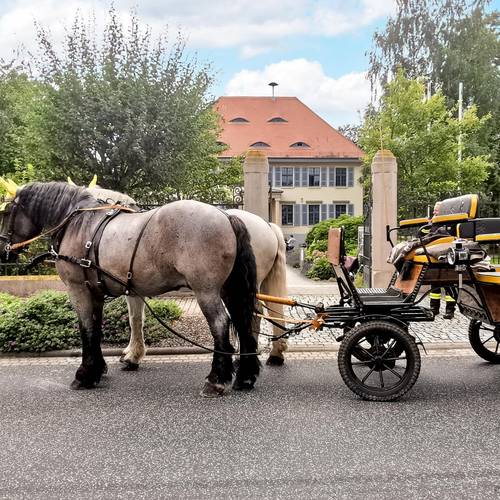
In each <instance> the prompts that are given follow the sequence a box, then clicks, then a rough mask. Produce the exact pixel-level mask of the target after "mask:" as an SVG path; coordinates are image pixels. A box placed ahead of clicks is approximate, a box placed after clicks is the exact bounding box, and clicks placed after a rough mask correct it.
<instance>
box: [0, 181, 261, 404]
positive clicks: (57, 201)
mask: <svg viewBox="0 0 500 500" xmlns="http://www.w3.org/2000/svg"><path fill="white" fill-rule="evenodd" d="M90 208H92V210H88V209H90ZM82 209H86V210H82ZM0 217H1V235H0V253H5V249H6V246H12V247H13V248H16V245H15V244H16V243H19V242H21V243H24V242H26V241H27V240H29V239H31V238H33V237H35V236H37V235H39V234H41V233H47V232H51V233H52V240H53V245H54V248H55V249H56V251H57V253H58V254H59V258H58V259H57V262H56V268H57V271H58V273H59V275H60V277H61V279H62V280H63V282H64V283H65V284H66V285H67V287H68V290H69V294H70V297H71V301H72V303H73V306H74V307H75V309H76V312H77V314H78V318H79V324H80V332H81V337H82V363H81V365H80V367H79V368H78V370H77V372H76V375H75V380H74V381H73V382H72V384H71V387H72V388H75V389H79V388H92V387H94V386H95V385H96V384H97V383H98V382H99V381H100V379H101V375H102V374H103V373H104V372H105V370H106V364H105V361H104V358H103V356H102V352H101V345H100V342H101V320H102V308H103V302H104V295H105V294H104V291H103V288H105V289H106V291H107V293H109V294H111V295H116V296H117V295H122V294H124V293H125V292H126V288H127V275H128V273H130V271H131V262H133V269H132V272H131V273H130V274H129V275H128V277H129V278H131V280H128V284H129V285H130V284H131V287H130V292H131V294H134V293H138V294H140V295H142V296H154V295H159V294H162V293H165V292H167V291H170V290H175V289H177V288H179V287H182V286H188V287H189V288H191V289H192V290H193V292H194V294H195V296H196V299H197V301H198V304H199V306H200V309H201V311H202V312H203V314H204V316H205V318H206V319H207V322H208V324H209V327H210V331H211V333H212V335H213V337H214V349H215V350H216V352H215V353H214V355H213V361H212V369H211V371H210V373H209V375H208V377H207V379H206V382H205V385H204V388H203V390H202V395H204V396H207V397H215V396H219V395H221V394H222V393H223V391H224V384H226V383H228V382H230V381H231V380H232V374H233V363H232V356H231V355H228V354H225V353H231V352H234V350H233V348H232V346H231V344H230V341H229V324H230V321H231V322H232V323H233V325H234V328H235V330H236V332H237V334H238V336H239V342H240V351H241V355H240V363H239V366H238V369H237V372H236V378H235V382H234V385H233V387H234V388H235V389H251V388H253V386H254V383H255V381H256V378H257V376H258V373H259V360H258V358H257V355H256V354H255V353H256V349H257V339H256V336H254V335H253V333H252V318H253V315H254V307H255V293H256V268H255V257H254V254H253V252H252V248H251V244H250V238H249V235H248V231H247V229H246V228H245V225H244V224H243V223H242V222H241V221H240V220H239V219H238V218H237V217H234V216H232V215H226V214H225V213H224V212H222V211H221V210H219V209H217V208H215V207H212V206H210V205H206V204H204V203H200V202H196V201H188V200H185V201H177V202H174V203H171V204H169V205H165V206H163V207H160V208H158V209H156V210H153V211H150V212H141V213H122V212H120V213H119V215H117V216H116V217H109V211H105V210H99V203H98V202H97V201H96V199H95V198H94V197H92V196H91V195H90V193H89V192H88V191H87V190H85V189H83V188H80V187H75V186H70V185H68V184H66V183H60V182H51V183H33V184H28V185H26V186H24V187H22V188H19V189H18V190H17V192H16V195H15V198H14V200H13V201H12V203H10V204H9V205H8V206H7V208H6V209H5V210H4V212H3V213H2V214H1V216H0ZM106 217H109V219H110V220H107V225H105V228H104V229H102V231H101V232H102V235H101V236H100V242H98V246H97V245H96V244H95V243H96V242H95V241H93V240H94V239H95V237H96V234H95V233H96V232H99V227H100V226H101V228H102V227H103V225H102V221H103V220H104V218H106ZM86 246H87V247H88V249H86ZM134 251H136V253H135V258H133V257H132V256H133V254H134ZM96 253H98V255H96ZM97 258H98V266H99V268H100V269H102V270H103V272H101V273H99V272H98V269H97V268H96V267H95V264H96V259H97ZM87 259H88V260H87ZM89 261H90V267H88V265H89ZM110 276H114V277H117V278H118V279H119V280H120V283H117V282H116V281H115V280H114V279H111V277H110ZM224 304H225V305H226V307H227V311H228V312H229V315H230V318H231V319H230V318H229V317H228V314H227V312H226V309H225V307H224Z"/></svg>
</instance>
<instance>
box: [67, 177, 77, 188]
mask: <svg viewBox="0 0 500 500" xmlns="http://www.w3.org/2000/svg"><path fill="white" fill-rule="evenodd" d="M68 184H69V185H70V186H76V184H75V183H74V182H73V181H72V180H71V177H70V176H69V175H68Z"/></svg>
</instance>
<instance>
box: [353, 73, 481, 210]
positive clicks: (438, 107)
mask: <svg viewBox="0 0 500 500" xmlns="http://www.w3.org/2000/svg"><path fill="white" fill-rule="evenodd" d="M424 96H425V85H424V84H423V83H422V82H420V81H418V80H411V79H408V78H406V77H405V76H404V74H403V72H402V71H399V72H398V73H397V75H396V78H395V79H394V80H393V81H392V82H391V83H389V84H388V85H387V86H386V88H385V92H384V96H383V97H382V99H381V105H380V110H379V111H378V112H375V111H372V112H371V113H370V114H368V115H367V116H366V118H365V121H364V124H363V126H362V128H361V131H360V141H359V143H360V146H361V148H362V149H363V150H364V151H365V152H366V157H365V164H366V166H367V168H369V167H368V166H369V165H370V164H371V161H372V159H373V156H374V155H375V153H376V152H377V151H378V150H379V149H381V148H387V149H390V150H391V151H392V152H393V153H394V155H395V156H396V158H397V160H398V206H399V210H400V213H399V216H400V217H402V218H404V217H413V216H416V215H422V214H424V215H425V207H426V206H427V205H428V204H433V203H434V202H435V201H437V200H439V199H442V198H445V197H448V196H451V195H455V194H456V193H460V192H462V193H467V192H477V191H478V189H480V187H481V185H482V183H483V182H484V180H485V179H486V178H487V176H488V172H489V168H490V167H491V162H490V160H489V158H488V156H486V155H478V154H477V153H476V152H477V150H478V138H479V137H480V136H481V133H482V130H483V128H484V127H485V126H486V125H487V122H488V119H489V116H488V115H487V116H484V117H482V118H479V117H478V116H477V112H476V108H475V106H471V107H470V108H469V109H468V110H467V111H466V112H465V113H464V117H463V120H462V121H461V122H459V121H458V119H457V118H455V117H454V116H453V115H454V114H455V110H453V112H451V111H449V110H448V109H447V107H446V99H445V97H444V96H443V95H442V94H441V93H440V92H438V93H436V94H434V95H433V96H432V97H430V98H429V99H424ZM459 134H461V138H462V139H461V140H462V161H458V148H459V145H458V136H459ZM367 177H368V176H367Z"/></svg>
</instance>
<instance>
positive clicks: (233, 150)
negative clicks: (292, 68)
mask: <svg viewBox="0 0 500 500" xmlns="http://www.w3.org/2000/svg"><path fill="white" fill-rule="evenodd" d="M215 109H216V111H217V112H218V113H219V114H220V115H221V116H222V123H221V127H222V129H223V130H222V133H221V134H220V138H219V140H220V141H221V142H223V143H225V144H227V145H228V146H229V147H228V149H227V150H226V151H224V152H223V153H222V154H221V156H222V157H231V156H237V155H240V154H242V153H244V152H245V151H246V150H247V149H249V148H250V146H251V145H252V144H254V143H258V142H264V143H267V144H269V146H270V147H269V148H259V149H260V150H262V151H263V152H265V154H266V155H267V156H268V157H272V158H285V157H288V158H361V157H362V156H363V154H364V153H363V151H361V149H359V148H358V147H357V146H356V145H355V144H354V143H353V142H351V141H350V140H349V139H347V138H345V137H344V136H343V135H342V134H340V133H339V132H337V131H336V130H335V129H334V128H333V127H332V126H330V125H329V124H328V123H327V122H325V121H324V120H323V119H322V118H320V117H319V116H318V115H317V114H316V113H314V111H312V110H311V109H309V108H308V107H307V106H306V105H305V104H304V103H303V102H301V101H300V100H299V99H297V98H296V97H276V98H274V99H273V98H272V97H220V98H219V99H218V100H217V102H216V103H215ZM276 117H280V118H283V119H285V120H286V123H284V122H269V120H271V119H272V118H276ZM234 118H244V119H246V120H248V123H246V122H243V123H241V122H240V123H231V122H230V120H233V119H234ZM297 142H298V143H305V144H307V145H309V146H310V147H290V146H291V145H292V144H294V143H297Z"/></svg>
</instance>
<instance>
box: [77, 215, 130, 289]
mask: <svg viewBox="0 0 500 500" xmlns="http://www.w3.org/2000/svg"><path fill="white" fill-rule="evenodd" d="M120 213H121V212H120V210H117V209H115V208H113V209H111V210H110V211H109V212H106V214H105V215H104V217H103V218H102V219H101V221H100V222H99V224H97V226H96V228H95V229H94V232H93V234H92V237H91V238H90V240H88V241H87V242H86V243H85V249H86V252H85V259H87V260H89V257H90V253H91V251H92V249H94V260H95V263H96V266H97V267H96V271H97V286H98V287H100V288H101V290H102V292H103V293H104V295H111V293H110V292H109V289H108V287H107V286H106V282H105V281H104V279H103V277H102V273H101V271H100V270H99V245H100V243H101V238H102V235H103V233H104V229H105V228H106V226H107V225H108V224H109V223H110V222H111V221H112V220H113V219H114V218H115V217H116V216H117V215H119V214H120ZM83 272H84V274H85V279H86V282H87V285H88V286H90V279H89V278H90V277H89V275H88V269H87V268H84V270H83Z"/></svg>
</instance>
